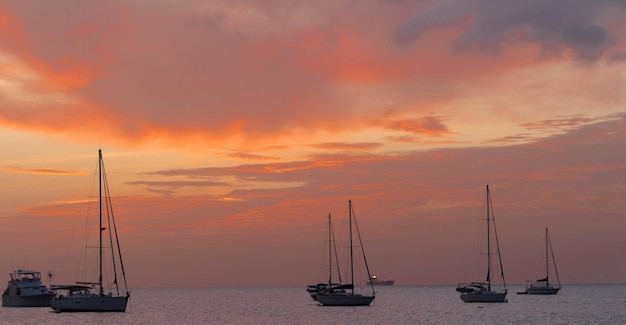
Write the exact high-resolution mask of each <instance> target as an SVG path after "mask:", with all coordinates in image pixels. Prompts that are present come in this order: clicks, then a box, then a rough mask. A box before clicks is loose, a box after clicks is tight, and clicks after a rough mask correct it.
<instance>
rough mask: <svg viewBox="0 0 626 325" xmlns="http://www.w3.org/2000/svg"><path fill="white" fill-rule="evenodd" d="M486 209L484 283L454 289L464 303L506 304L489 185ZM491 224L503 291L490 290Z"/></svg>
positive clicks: (466, 284) (460, 285) (464, 285)
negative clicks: (485, 271) (485, 275)
mask: <svg viewBox="0 0 626 325" xmlns="http://www.w3.org/2000/svg"><path fill="white" fill-rule="evenodd" d="M485 197H486V207H487V277H486V279H485V282H472V283H461V284H459V286H458V287H457V288H456V291H457V292H460V293H461V300H463V301H464V302H507V300H506V294H507V289H506V281H505V280H504V270H503V268H502V256H501V255H500V244H499V242H498V233H497V231H496V223H495V218H494V215H493V206H492V203H491V193H490V192H489V185H487V190H486V194H485ZM491 223H493V232H494V235H495V241H496V248H497V255H498V261H499V265H500V275H501V276H502V282H503V285H504V290H503V291H496V290H493V289H492V281H491V277H492V275H491V255H492V254H491V234H490V233H491V229H490V228H491Z"/></svg>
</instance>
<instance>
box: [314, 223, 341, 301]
mask: <svg viewBox="0 0 626 325" xmlns="http://www.w3.org/2000/svg"><path fill="white" fill-rule="evenodd" d="M327 241H328V282H326V283H318V284H312V285H309V286H308V287H307V288H306V291H307V292H308V293H309V295H311V298H313V300H317V294H318V292H321V291H324V290H325V291H330V290H341V289H337V287H338V286H339V285H340V284H341V272H340V270H339V261H338V257H337V246H336V245H335V232H334V230H333V222H332V220H331V217H330V213H329V214H328V239H327ZM333 250H334V254H333ZM333 256H334V257H335V266H336V267H337V277H338V278H339V283H333Z"/></svg>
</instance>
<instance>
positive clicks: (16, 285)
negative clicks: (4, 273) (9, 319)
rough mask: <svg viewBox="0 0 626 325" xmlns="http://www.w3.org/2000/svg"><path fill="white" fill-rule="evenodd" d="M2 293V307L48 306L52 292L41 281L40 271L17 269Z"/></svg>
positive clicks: (12, 273) (52, 295)
mask: <svg viewBox="0 0 626 325" xmlns="http://www.w3.org/2000/svg"><path fill="white" fill-rule="evenodd" d="M9 276H10V277H11V280H9V283H8V284H7V288H6V290H5V291H4V293H3V294H2V307H48V306H49V305H50V301H51V300H52V298H54V293H53V292H52V291H50V290H48V288H47V287H46V286H45V285H44V284H43V283H41V272H39V271H32V270H19V269H18V270H17V271H15V272H11V273H9Z"/></svg>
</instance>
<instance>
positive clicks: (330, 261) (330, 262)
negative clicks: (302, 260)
mask: <svg viewBox="0 0 626 325" xmlns="http://www.w3.org/2000/svg"><path fill="white" fill-rule="evenodd" d="M330 225H331V224H330V213H329V214H328V285H332V283H333V281H332V280H333V250H332V244H333V240H332V237H331V230H332V229H331V228H330V227H331V226H330Z"/></svg>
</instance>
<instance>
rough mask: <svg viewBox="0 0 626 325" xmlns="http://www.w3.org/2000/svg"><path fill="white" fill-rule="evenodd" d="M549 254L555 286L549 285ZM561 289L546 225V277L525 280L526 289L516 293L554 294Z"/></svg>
mask: <svg viewBox="0 0 626 325" xmlns="http://www.w3.org/2000/svg"><path fill="white" fill-rule="evenodd" d="M548 247H549V248H550V255H548ZM550 256H552V262H553V265H554V273H555V275H556V283H557V285H556V286H553V285H550V280H549V276H550V262H549V260H550ZM559 290H561V281H560V280H559V272H558V271H557V269H556V260H555V259H554V251H553V250H552V241H551V240H550V234H549V233H548V227H546V277H545V278H542V279H539V280H536V281H526V291H522V292H518V294H529V295H555V294H557V293H558V292H559Z"/></svg>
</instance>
